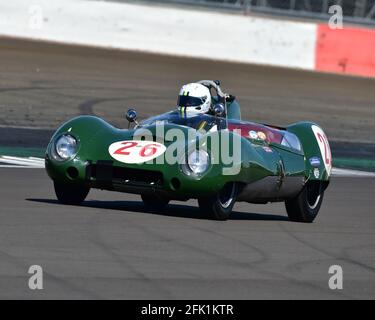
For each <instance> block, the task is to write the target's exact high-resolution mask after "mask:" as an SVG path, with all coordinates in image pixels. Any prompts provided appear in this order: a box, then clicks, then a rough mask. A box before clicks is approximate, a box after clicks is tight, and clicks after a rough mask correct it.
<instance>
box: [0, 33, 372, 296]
mask: <svg viewBox="0 0 375 320" xmlns="http://www.w3.org/2000/svg"><path fill="white" fill-rule="evenodd" d="M0 40H1V41H0V61H1V64H0V114H1V117H0V126H1V127H2V130H3V132H7V129H6V128H7V127H8V126H15V127H18V126H26V127H32V128H35V127H40V128H44V130H50V129H51V128H56V127H57V126H58V125H59V124H60V123H61V122H62V121H65V120H66V119H68V118H70V117H72V116H75V115H78V114H82V113H85V114H96V115H99V116H101V117H103V118H105V119H106V120H108V121H110V122H111V123H113V124H115V125H118V126H123V125H125V119H124V117H123V113H124V111H125V110H126V108H127V107H128V106H135V107H136V108H137V109H138V110H139V117H140V118H144V117H146V116H148V115H151V114H156V113H158V112H162V111H167V110H169V109H170V107H171V106H173V105H174V103H175V96H176V93H177V91H178V87H179V86H180V85H181V84H182V83H184V82H188V81H193V80H196V79H199V78H219V79H221V80H222V84H223V88H225V89H227V90H228V91H230V92H231V93H234V94H236V95H237V96H238V97H239V100H240V102H241V104H242V111H243V116H244V118H246V119H253V120H257V121H265V122H274V123H275V124H279V125H285V124H287V123H290V122H293V121H298V120H300V119H311V120H313V121H316V122H318V123H320V124H322V126H323V127H324V128H327V132H328V135H329V136H330V138H331V139H334V140H336V141H349V142H353V143H355V142H363V143H370V144H373V143H375V136H374V134H373V133H374V132H373V131H374V130H373V119H374V113H375V109H374V108H373V101H375V90H373V88H374V81H373V80H369V79H356V78H353V77H347V78H343V77H338V76H333V75H321V74H313V73H309V72H301V71H290V70H283V69H277V68H266V67H256V66H246V65H241V64H229V63H218V62H213V61H199V60H190V59H184V58H172V57H162V56H156V55H155V56H153V55H145V54H141V53H129V52H110V51H105V50H94V49H88V48H72V47H67V46H55V45H47V44H39V43H33V42H26V41H15V40H10V39H4V38H1V39H0ZM25 130H27V129H25ZM16 132H21V131H16ZM25 132H26V131H25ZM41 132H42V133H43V132H48V131H40V132H39V133H38V134H39V135H38V134H36V135H32V141H34V142H35V143H45V142H43V141H45V140H43V141H42V140H40V133H41ZM7 134H8V137H9V136H13V135H12V134H10V132H7ZM42 135H44V134H42ZM25 136H27V137H31V135H29V134H25ZM18 138H20V137H18ZM43 138H44V137H43ZM13 139H14V141H16V142H14V143H15V144H16V145H22V143H23V142H25V141H17V138H13ZM22 139H23V138H21V140H22ZM30 139H31V138H30ZM44 139H45V138H44ZM5 140H7V141H8V142H9V139H8V138H7V139H5ZM34 142H33V143H34ZM12 143H13V142H12ZM344 145H345V143H344ZM366 149H367V148H366ZM349 151H350V150H349ZM0 181H1V187H0V203H1V206H0V221H1V222H0V298H151V299H159V298H160V299H161V298H184V299H197V298H205V299H208V298H222V299H227V298H228V299H230V298H238V299H248V298H286V299H289V298H334V299H335V298H340V299H341V298H372V299H374V298H375V233H374V227H375V221H374V219H375V217H374V209H373V208H374V204H375V203H374V197H373V193H374V189H375V180H374V179H371V178H334V179H333V181H332V185H331V186H330V188H329V189H328V192H327V194H326V199H325V201H324V204H323V207H322V210H321V213H320V215H319V217H318V219H317V221H316V223H314V224H309V225H305V224H298V223H292V222H289V221H288V220H287V218H286V214H285V209H284V207H283V205H282V204H271V205H267V206H259V205H248V204H243V203H241V204H237V205H236V207H235V213H234V214H233V217H232V219H231V220H229V221H227V222H215V221H208V220H201V219H199V218H198V214H199V213H198V212H199V211H198V210H197V208H196V203H195V201H190V202H187V203H173V204H172V205H171V206H170V207H169V208H168V209H167V210H166V211H165V212H159V213H152V212H147V211H145V209H144V207H143V205H142V203H141V202H140V199H139V197H137V196H133V195H126V194H120V193H109V192H100V191H93V192H91V193H90V195H89V197H88V201H87V202H86V203H85V205H84V206H83V207H75V206H71V207H67V206H62V205H60V204H58V203H57V202H56V200H55V197H54V194H53V191H52V184H51V182H50V181H49V179H48V178H47V177H46V174H45V173H44V171H43V170H39V169H5V168H1V169H0ZM32 264H39V265H41V266H42V267H43V268H44V272H45V281H44V287H45V289H44V290H43V291H39V292H32V291H30V290H29V289H28V287H27V280H28V274H27V270H28V267H29V266H30V265H32ZM333 264H339V265H341V266H342V267H343V269H344V290H342V291H331V290H330V289H328V277H329V275H328V268H329V266H331V265H333Z"/></svg>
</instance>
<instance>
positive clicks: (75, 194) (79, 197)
mask: <svg viewBox="0 0 375 320" xmlns="http://www.w3.org/2000/svg"><path fill="white" fill-rule="evenodd" d="M53 184H54V187H55V193H56V197H57V199H58V200H59V201H60V202H61V203H63V204H75V205H77V204H81V203H82V202H83V200H85V199H86V197H87V195H88V193H89V191H90V188H89V187H86V186H84V185H79V184H73V183H61V182H57V181H54V182H53Z"/></svg>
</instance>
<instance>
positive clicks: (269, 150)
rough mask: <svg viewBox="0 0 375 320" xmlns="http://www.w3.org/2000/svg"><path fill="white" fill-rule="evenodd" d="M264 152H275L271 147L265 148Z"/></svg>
mask: <svg viewBox="0 0 375 320" xmlns="http://www.w3.org/2000/svg"><path fill="white" fill-rule="evenodd" d="M263 150H264V151H266V152H269V153H271V152H273V150H272V149H271V148H270V147H263Z"/></svg>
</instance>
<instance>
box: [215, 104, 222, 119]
mask: <svg viewBox="0 0 375 320" xmlns="http://www.w3.org/2000/svg"><path fill="white" fill-rule="evenodd" d="M213 111H214V114H215V116H216V117H224V116H225V107H224V104H222V103H217V104H215V105H214V108H213Z"/></svg>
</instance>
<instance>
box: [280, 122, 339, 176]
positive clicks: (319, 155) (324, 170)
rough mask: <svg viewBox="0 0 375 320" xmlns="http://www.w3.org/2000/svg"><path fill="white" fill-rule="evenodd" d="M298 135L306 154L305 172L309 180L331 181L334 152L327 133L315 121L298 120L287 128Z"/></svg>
mask: <svg viewBox="0 0 375 320" xmlns="http://www.w3.org/2000/svg"><path fill="white" fill-rule="evenodd" d="M286 130H287V131H289V132H292V133H294V134H296V135H297V136H298V138H299V139H300V141H301V143H302V147H303V151H304V154H305V167H306V170H305V174H306V177H307V178H308V179H309V180H321V181H329V179H330V176H331V171H332V154H331V148H330V146H329V142H328V139H327V136H326V134H325V133H324V131H323V129H322V128H321V127H319V126H318V125H317V124H316V123H313V122H298V123H294V124H292V125H290V126H288V127H287V128H286Z"/></svg>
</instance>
